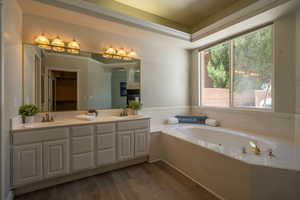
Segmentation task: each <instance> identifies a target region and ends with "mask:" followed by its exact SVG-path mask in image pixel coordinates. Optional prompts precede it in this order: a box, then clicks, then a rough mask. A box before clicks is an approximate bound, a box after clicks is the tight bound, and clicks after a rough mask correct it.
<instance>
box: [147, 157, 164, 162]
mask: <svg viewBox="0 0 300 200" xmlns="http://www.w3.org/2000/svg"><path fill="white" fill-rule="evenodd" d="M159 161H162V160H161V159H160V158H157V159H153V160H148V163H156V162H159Z"/></svg>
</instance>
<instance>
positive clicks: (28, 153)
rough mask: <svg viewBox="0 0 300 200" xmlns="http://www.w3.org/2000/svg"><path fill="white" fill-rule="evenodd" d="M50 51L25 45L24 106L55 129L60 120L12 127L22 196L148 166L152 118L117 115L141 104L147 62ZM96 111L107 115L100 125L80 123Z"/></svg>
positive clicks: (95, 121)
mask: <svg viewBox="0 0 300 200" xmlns="http://www.w3.org/2000/svg"><path fill="white" fill-rule="evenodd" d="M43 47H44V46H41V45H36V44H23V57H24V59H23V70H22V72H23V74H22V77H23V80H22V83H23V99H22V101H23V104H24V105H27V106H28V104H29V106H32V105H34V106H36V107H38V108H39V110H40V111H41V112H45V113H47V112H51V113H52V114H53V115H55V117H54V118H55V121H54V122H47V121H52V120H49V119H51V118H52V117H53V116H51V117H50V118H49V116H47V115H46V117H44V119H43V120H42V119H37V118H36V119H35V121H39V122H35V123H30V124H28V125H26V126H24V125H21V124H19V125H17V126H14V125H13V126H12V129H11V135H12V140H11V149H12V181H11V183H12V187H13V188H14V189H15V194H17V195H18V194H22V193H26V192H29V191H33V190H37V189H41V188H45V187H49V186H53V185H57V184H59V183H64V182H67V181H72V180H76V179H79V178H83V177H87V176H92V175H95V174H99V173H102V172H105V171H109V170H113V169H117V168H121V167H126V166H129V165H132V164H137V163H141V162H144V161H146V160H147V159H148V146H149V144H148V138H149V124H150V119H149V118H147V117H143V116H139V115H130V116H125V117H119V116H116V115H119V114H120V113H119V112H120V108H127V107H129V103H130V102H131V101H135V102H136V103H141V91H140V89H141V87H140V86H141V76H140V72H141V70H140V68H141V66H140V65H141V61H140V60H139V59H136V58H130V59H115V58H113V57H107V56H105V55H103V54H99V53H97V51H98V50H97V51H95V52H85V51H78V52H76V53H74V52H70V51H57V49H56V48H43ZM88 110H89V111H91V110H94V111H95V112H96V113H97V112H100V113H101V114H100V116H99V117H96V119H93V120H92V121H86V120H83V119H79V116H76V115H77V114H78V113H80V114H81V115H86V111H88ZM96 110H97V111H96ZM58 111H59V112H58ZM89 111H88V112H89ZM117 112H118V113H117ZM107 113H108V114H107ZM112 113H113V114H112ZM73 114H74V115H73ZM66 115H67V117H66ZM107 115H109V116H107ZM26 116H27V115H26ZM29 116H31V115H29ZM36 117H39V116H36ZM76 117H77V118H76ZM85 117H86V116H84V118H85ZM12 121H13V122H14V120H13V119H12ZM40 121H43V122H40ZM12 124H14V123H12ZM17 124H18V123H17Z"/></svg>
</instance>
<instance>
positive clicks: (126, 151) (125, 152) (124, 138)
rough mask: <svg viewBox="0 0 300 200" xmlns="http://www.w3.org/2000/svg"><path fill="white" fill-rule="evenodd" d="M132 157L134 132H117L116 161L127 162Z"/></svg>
mask: <svg viewBox="0 0 300 200" xmlns="http://www.w3.org/2000/svg"><path fill="white" fill-rule="evenodd" d="M133 157H134V132H133V131H121V132H118V160H120V161H121V160H128V159H132V158H133Z"/></svg>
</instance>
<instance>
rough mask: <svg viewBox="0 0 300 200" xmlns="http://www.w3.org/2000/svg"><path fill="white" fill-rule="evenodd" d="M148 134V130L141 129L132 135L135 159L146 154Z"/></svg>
mask: <svg viewBox="0 0 300 200" xmlns="http://www.w3.org/2000/svg"><path fill="white" fill-rule="evenodd" d="M148 132H149V130H148V129H141V130H136V131H135V133H134V155H135V156H136V157H138V156H143V155H147V154H148Z"/></svg>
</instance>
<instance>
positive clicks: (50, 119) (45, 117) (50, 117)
mask: <svg viewBox="0 0 300 200" xmlns="http://www.w3.org/2000/svg"><path fill="white" fill-rule="evenodd" d="M42 122H54V118H53V116H50V115H49V113H48V112H46V114H45V116H43V119H42Z"/></svg>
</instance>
